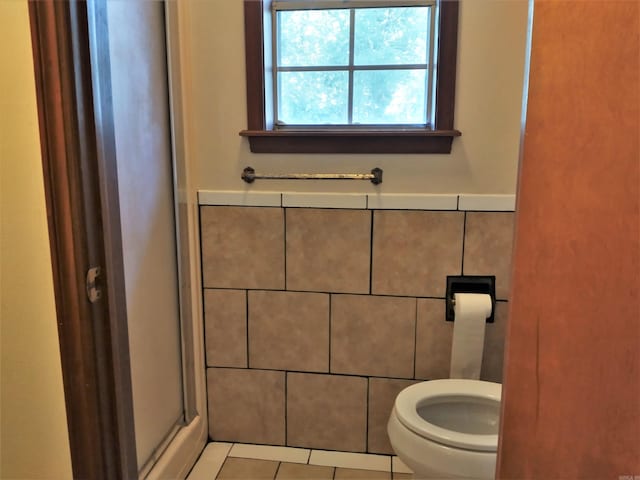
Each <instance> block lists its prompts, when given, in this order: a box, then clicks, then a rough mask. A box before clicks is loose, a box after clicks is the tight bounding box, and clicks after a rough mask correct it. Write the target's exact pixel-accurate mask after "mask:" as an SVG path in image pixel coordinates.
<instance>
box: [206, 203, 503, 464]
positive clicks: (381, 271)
mask: <svg viewBox="0 0 640 480" xmlns="http://www.w3.org/2000/svg"><path fill="white" fill-rule="evenodd" d="M512 230H513V214H512V213H488V212H487V213H485V212H446V211H445V212H443V211H404V210H342V209H315V208H272V207H216V206H205V207H202V209H201V233H202V261H203V266H202V268H203V279H204V287H205V289H204V306H205V337H206V339H205V340H206V351H207V357H206V360H207V367H208V369H207V383H208V398H209V433H210V436H211V437H212V439H214V440H219V441H234V442H235V441H237V442H245V443H256V444H269V445H289V446H296V447H308V448H319V449H326V450H342V451H353V452H371V453H382V454H388V453H392V451H391V447H390V445H389V441H388V438H387V434H386V422H387V419H388V416H389V413H390V411H391V407H392V405H393V401H394V399H395V396H396V395H397V393H398V392H399V391H400V390H402V389H403V388H405V387H406V386H408V385H411V384H412V383H415V382H417V381H421V380H428V379H435V378H446V377H447V376H448V373H449V357H450V354H451V340H452V334H453V324H452V323H451V322H446V321H445V320H444V312H445V301H444V295H445V286H446V276H447V275H461V274H463V273H464V274H468V275H495V276H496V296H497V298H498V299H499V300H500V301H499V302H498V303H497V305H496V312H495V323H493V324H487V331H486V337H485V354H484V358H483V365H482V378H483V379H486V380H490V381H497V382H500V381H501V379H502V356H503V343H504V329H505V325H506V314H507V303H506V301H505V300H506V299H507V298H508V293H509V277H510V261H511V239H512Z"/></svg>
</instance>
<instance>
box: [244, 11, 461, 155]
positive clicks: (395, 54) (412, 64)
mask: <svg viewBox="0 0 640 480" xmlns="http://www.w3.org/2000/svg"><path fill="white" fill-rule="evenodd" d="M457 16H458V5H457V2H453V1H447V2H442V3H440V2H438V1H437V0H272V1H271V2H267V1H260V0H246V1H245V36H246V55H247V103H248V123H249V125H248V129H247V130H244V131H242V132H240V134H241V135H243V136H247V137H248V138H249V141H250V145H251V150H252V151H254V152H256V153H262V152H282V153H290V152H311V153H385V152H387V153H391V152H393V153H449V152H450V150H451V142H452V140H453V138H454V137H455V136H458V135H460V132H458V131H456V130H454V129H453V103H454V91H455V63H456V37H457Z"/></svg>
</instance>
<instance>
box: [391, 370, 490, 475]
mask: <svg viewBox="0 0 640 480" xmlns="http://www.w3.org/2000/svg"><path fill="white" fill-rule="evenodd" d="M501 394H502V386H501V385H500V384H499V383H492V382H484V381H480V380H463V379H446V380H432V381H429V382H422V383H417V384H415V385H412V386H410V387H408V388H405V389H404V390H403V391H402V392H400V394H399V395H398V397H397V398H396V402H395V405H394V408H393V411H392V413H391V416H390V417H389V423H388V425H387V431H388V433H389V440H390V441H391V445H392V447H393V449H394V451H395V452H396V453H397V454H398V456H399V457H400V459H401V460H402V461H403V462H404V463H405V464H407V466H408V467H409V468H411V470H413V472H414V478H420V479H422V478H434V479H435V478H478V479H485V478H486V479H492V478H494V475H495V468H496V452H497V450H498V426H499V425H498V424H499V420H500V398H501Z"/></svg>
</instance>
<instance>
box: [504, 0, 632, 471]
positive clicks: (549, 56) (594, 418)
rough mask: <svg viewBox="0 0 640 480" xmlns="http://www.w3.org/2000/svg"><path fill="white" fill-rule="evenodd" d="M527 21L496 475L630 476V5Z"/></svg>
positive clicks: (544, 10) (541, 8)
mask: <svg viewBox="0 0 640 480" xmlns="http://www.w3.org/2000/svg"><path fill="white" fill-rule="evenodd" d="M534 11H535V13H534V23H533V36H532V50H531V64H530V68H531V72H530V84H529V101H528V113H527V122H526V129H525V138H524V150H523V158H522V161H521V165H520V179H519V188H518V211H517V217H516V218H517V219H516V237H515V249H514V263H513V265H514V266H513V284H512V296H511V300H512V301H511V302H510V308H511V312H510V325H509V327H508V332H507V345H506V367H505V383H504V390H503V416H502V425H501V435H500V449H499V458H498V475H497V476H498V478H505V479H510V478H518V479H524V478H536V479H545V480H546V479H551V478H562V479H569V478H571V479H574V478H598V479H600V478H603V479H604V478H612V479H618V478H619V476H624V475H640V149H639V134H640V110H639V90H640V77H639V72H640V63H639V59H640V51H639V45H640V36H639V16H640V3H639V2H636V1H621V2H615V1H602V2H593V1H585V2H578V1H565V2H561V1H536V2H535V7H534Z"/></svg>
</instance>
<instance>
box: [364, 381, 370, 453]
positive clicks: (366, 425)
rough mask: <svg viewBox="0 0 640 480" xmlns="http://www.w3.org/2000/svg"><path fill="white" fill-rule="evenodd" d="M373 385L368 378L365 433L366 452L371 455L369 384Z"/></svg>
mask: <svg viewBox="0 0 640 480" xmlns="http://www.w3.org/2000/svg"><path fill="white" fill-rule="evenodd" d="M370 383H371V378H370V377H367V411H366V413H365V415H366V418H365V421H366V423H365V431H364V451H365V452H366V453H369V384H370Z"/></svg>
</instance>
